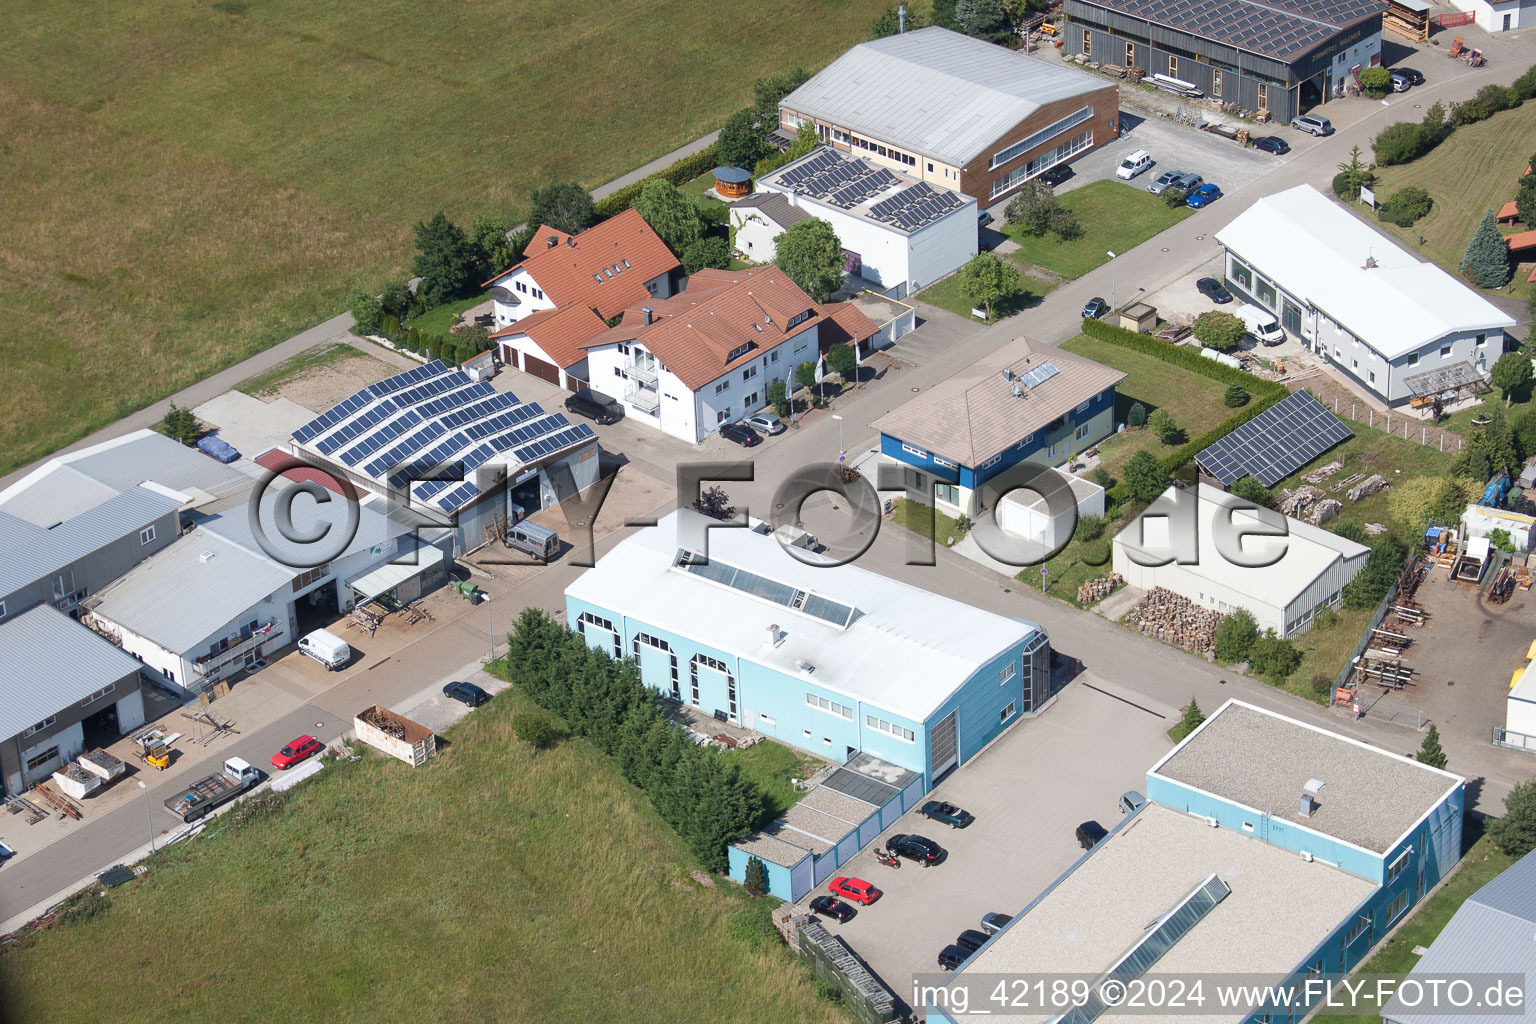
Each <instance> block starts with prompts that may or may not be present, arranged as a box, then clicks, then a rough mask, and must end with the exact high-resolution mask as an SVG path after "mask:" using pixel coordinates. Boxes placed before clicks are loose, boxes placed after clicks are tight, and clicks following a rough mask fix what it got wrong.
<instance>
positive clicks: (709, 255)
mask: <svg viewBox="0 0 1536 1024" xmlns="http://www.w3.org/2000/svg"><path fill="white" fill-rule="evenodd" d="M682 263H683V273H685V274H696V273H698V272H699V271H701V270H703V269H704V268H706V267H710V268H713V269H715V270H724V269H725V268H726V267H729V266H730V265H731V243H729V242H727V241H726V240H725V239H723V238H721V237H720V236H719V235H709V236H707V237H705V238H700V239H697V240H695V241H693V242H689V243H688V246H687V248H685V249H684V250H683V259H682Z"/></svg>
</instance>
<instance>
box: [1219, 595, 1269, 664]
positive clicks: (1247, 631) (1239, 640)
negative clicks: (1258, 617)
mask: <svg viewBox="0 0 1536 1024" xmlns="http://www.w3.org/2000/svg"><path fill="white" fill-rule="evenodd" d="M1258 638H1259V624H1258V622H1257V621H1255V620H1254V617H1253V613H1252V612H1250V611H1249V610H1248V609H1247V608H1235V609H1233V610H1232V611H1231V612H1229V613H1227V615H1226V616H1225V617H1223V618H1222V620H1221V622H1220V623H1218V624H1217V626H1216V632H1215V634H1214V635H1213V637H1212V639H1213V640H1214V642H1215V644H1216V658H1217V660H1219V661H1222V662H1225V663H1227V664H1231V663H1232V662H1235V661H1243V660H1244V659H1246V658H1247V657H1248V652H1249V651H1251V650H1252V649H1253V643H1254V641H1255V640H1257V639H1258Z"/></svg>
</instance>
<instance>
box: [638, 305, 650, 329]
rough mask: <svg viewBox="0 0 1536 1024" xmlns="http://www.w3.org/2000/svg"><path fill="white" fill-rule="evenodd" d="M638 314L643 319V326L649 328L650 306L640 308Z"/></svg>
mask: <svg viewBox="0 0 1536 1024" xmlns="http://www.w3.org/2000/svg"><path fill="white" fill-rule="evenodd" d="M640 314H641V315H642V316H643V317H645V326H647V327H649V326H651V307H650V306H641V307H640Z"/></svg>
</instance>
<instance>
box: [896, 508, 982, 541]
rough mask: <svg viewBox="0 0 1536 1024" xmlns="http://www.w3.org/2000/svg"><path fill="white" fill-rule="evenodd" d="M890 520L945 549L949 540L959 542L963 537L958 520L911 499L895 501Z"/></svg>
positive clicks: (963, 533)
mask: <svg viewBox="0 0 1536 1024" xmlns="http://www.w3.org/2000/svg"><path fill="white" fill-rule="evenodd" d="M891 519H892V521H893V522H895V523H896V525H898V526H904V527H906V528H907V529H909V530H911V531H912V532H913V533H915V534H917V535H918V536H920V537H927V538H928V539H929V540H937V542H938V543H939V544H941V545H943V546H945V547H948V546H949V541H950V539H951V538H953V539H954V540H955V541H959V540H960V538H961V537H964V536H965V531H964V530H962V529H960V523H959V521H958V520H956V519H954V518H952V517H950V516H947V515H945V514H944V513H943V512H940V511H939V510H938V509H936V508H931V507H930V506H928V505H924V504H923V503H922V502H920V501H913V500H912V499H911V498H897V499H896V511H895V513H894V514H893V515H892V516H891Z"/></svg>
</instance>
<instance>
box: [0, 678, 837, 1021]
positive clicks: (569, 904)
mask: <svg viewBox="0 0 1536 1024" xmlns="http://www.w3.org/2000/svg"><path fill="white" fill-rule="evenodd" d="M519 701H520V699H519V698H518V696H517V695H516V694H515V693H511V692H509V693H507V694H503V695H498V696H497V697H496V698H495V699H494V700H493V701H492V702H491V703H490V704H489V705H487V706H486V707H484V708H482V709H480V710H478V711H476V712H475V713H474V714H473V715H471V716H470V717H469V718H468V719H467V720H465V722H464V723H463V724H461V725H459V726H457V727H456V728H454V729H453V730H452V731H451V732H450V733H449V735H448V743H447V744H446V749H445V750H443V752H442V753H441V755H440V756H439V757H438V758H437V759H436V760H434V761H432V762H430V763H429V764H428V765H426V766H424V767H422V768H418V769H414V770H412V769H410V768H408V767H406V766H405V765H403V764H401V763H399V762H397V761H393V760H389V759H386V758H383V757H378V756H369V757H365V758H364V759H363V760H362V761H360V762H358V763H356V764H351V765H340V766H336V765H331V766H328V767H327V768H326V769H325V770H324V771H323V772H322V773H321V774H320V776H318V777H317V778H316V779H314V780H312V781H309V782H306V783H304V784H303V785H302V786H300V787H298V788H297V789H296V790H294V791H293V793H292V796H291V798H290V799H289V800H288V802H287V803H286V804H284V805H283V806H282V807H281V809H280V810H278V811H277V812H276V814H275V816H273V817H269V818H266V819H263V820H258V821H255V822H252V823H248V824H244V825H242V826H240V827H238V828H225V827H224V826H223V825H222V824H220V823H215V824H214V825H213V826H212V829H213V830H219V829H224V830H223V831H222V832H220V834H218V835H217V836H216V837H207V836H205V837H203V838H200V839H197V840H194V841H192V842H191V843H189V844H187V845H182V846H176V847H173V848H171V849H170V850H167V851H163V852H162V853H160V854H158V855H157V856H156V857H155V858H153V859H152V860H151V862H150V866H151V870H150V872H149V873H148V874H147V875H145V876H144V877H143V878H142V879H141V880H139V881H136V882H134V883H130V884H129V885H126V886H124V887H122V888H121V889H118V890H116V891H115V892H114V893H113V894H112V897H111V902H110V906H109V907H108V908H107V909H106V910H105V911H104V912H103V913H101V914H100V915H98V916H97V917H95V918H92V919H89V920H84V921H80V922H77V923H71V924H65V925H61V926H57V927H54V928H50V929H48V930H46V931H44V932H42V933H41V934H39V935H38V936H36V937H35V938H33V939H29V940H27V941H24V942H21V943H18V944H16V945H13V946H10V947H7V948H5V949H4V950H3V951H0V993H3V994H0V1000H3V1012H0V1017H3V1018H4V1019H6V1020H14V1021H87V1020H114V1021H147V1020H166V1019H174V1020H176V1021H178V1022H183V1021H184V1022H202V1021H208V1022H217V1024H233V1022H244V1021H270V1020H287V1019H290V1018H292V1017H293V1016H294V1012H295V1007H299V1008H302V1016H303V1017H304V1018H305V1019H308V1020H328V1021H329V1020H349V1021H395V1020H401V1019H406V1018H408V1019H410V1020H413V1021H425V1022H432V1021H443V1022H454V1024H457V1022H460V1021H491V1020H494V1021H528V1022H530V1024H532V1022H540V1024H542V1022H545V1021H596V1020H623V1021H637V1022H650V1021H654V1022H658V1024H663V1022H665V1024H673V1022H677V1024H686V1022H690V1021H699V1022H703V1021H711V1022H712V1021H721V1020H730V1021H748V1022H753V1021H756V1022H763V1024H768V1022H778V1021H784V1020H796V1021H810V1022H825V1024H834V1022H835V1024H843V1022H845V1021H846V1019H847V1018H846V1017H845V1016H844V1015H843V1013H842V1011H841V1010H840V1009H838V1008H837V1007H836V1006H835V1005H833V1004H832V1003H829V1002H826V1001H824V1000H822V999H820V998H818V997H817V995H816V993H815V990H814V988H813V984H812V981H811V978H810V975H809V973H808V972H807V971H805V970H804V968H802V967H801V966H800V965H799V964H797V963H796V962H794V961H793V960H792V958H791V956H790V954H789V952H788V950H787V949H786V948H785V947H784V945H783V943H782V942H781V941H780V940H779V939H778V937H777V935H776V933H774V932H773V930H772V928H771V925H770V923H769V921H768V918H767V914H768V911H769V910H770V909H771V903H772V902H773V901H769V900H759V901H750V900H747V899H746V897H745V896H744V895H743V894H742V892H741V891H740V890H739V889H738V888H737V887H736V886H734V885H733V884H732V883H730V882H726V881H723V880H719V881H717V887H716V888H714V889H708V888H703V887H701V886H699V885H698V884H697V883H696V882H694V881H692V880H691V879H690V878H689V874H688V871H689V868H690V867H692V864H691V863H690V862H689V858H688V856H687V853H686V851H685V849H684V847H683V844H682V842H681V841H680V840H679V839H678V838H677V837H676V836H675V835H674V834H673V833H672V832H671V830H670V829H669V828H668V827H667V826H666V825H665V824H663V823H662V821H661V820H660V819H659V818H658V817H657V815H656V814H655V812H654V811H653V810H652V809H651V807H650V804H649V802H648V801H647V800H646V799H645V797H644V796H643V795H641V794H640V793H638V792H637V791H636V790H634V789H633V788H632V787H630V786H628V785H627V784H625V783H624V782H623V781H622V779H621V778H620V777H619V775H618V773H617V771H616V770H615V769H614V766H613V764H612V762H611V760H610V759H608V758H606V757H604V756H603V755H601V754H599V753H597V752H596V751H595V750H594V749H593V748H592V747H591V746H589V745H588V744H586V743H585V742H582V741H570V742H566V743H564V744H562V745H560V746H558V747H557V748H555V749H554V750H551V751H546V752H544V753H540V754H539V755H537V756H536V757H535V756H530V755H529V753H528V748H527V744H525V743H522V742H520V741H519V740H517V739H516V737H515V735H514V732H513V729H512V725H511V719H512V715H513V713H514V712H515V711H516V710H517V709H518V708H519V707H520V706H524V705H521V704H520V702H519ZM763 746H770V744H763ZM440 749H442V748H440ZM103 950H111V951H112V952H111V955H110V956H103V955H102V951H103ZM70 963H75V964H79V963H89V964H91V965H92V968H91V970H89V971H72V970H61V969H60V965H61V964H70ZM407 1008H408V1009H407Z"/></svg>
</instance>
